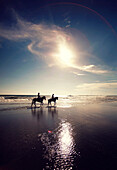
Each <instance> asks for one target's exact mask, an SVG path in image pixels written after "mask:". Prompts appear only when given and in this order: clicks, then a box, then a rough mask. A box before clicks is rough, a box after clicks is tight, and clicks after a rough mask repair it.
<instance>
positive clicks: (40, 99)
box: [31, 96, 46, 107]
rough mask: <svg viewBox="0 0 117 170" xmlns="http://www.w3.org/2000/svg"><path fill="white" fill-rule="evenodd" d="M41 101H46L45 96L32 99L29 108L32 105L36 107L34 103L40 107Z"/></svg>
mask: <svg viewBox="0 0 117 170" xmlns="http://www.w3.org/2000/svg"><path fill="white" fill-rule="evenodd" d="M43 100H46V97H45V96H43V97H40V98H34V99H32V104H31V107H32V106H33V104H34V105H35V107H36V102H40V105H42V104H43Z"/></svg>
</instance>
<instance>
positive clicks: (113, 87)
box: [76, 80, 117, 94]
mask: <svg viewBox="0 0 117 170" xmlns="http://www.w3.org/2000/svg"><path fill="white" fill-rule="evenodd" d="M76 91H78V92H80V93H83V94H116V93H117V80H115V82H105V83H101V82H96V83H83V84H80V85H77V86H76Z"/></svg>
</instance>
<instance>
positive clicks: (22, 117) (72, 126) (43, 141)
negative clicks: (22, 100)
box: [0, 99, 117, 170]
mask: <svg viewBox="0 0 117 170" xmlns="http://www.w3.org/2000/svg"><path fill="white" fill-rule="evenodd" d="M67 100H68V99H67ZM57 104H58V105H57V107H49V108H47V106H46V105H44V106H43V107H41V108H33V109H30V107H29V106H27V105H26V106H24V105H22V106H21V105H20V106H19V105H17V106H15V109H14V106H13V107H9V106H7V105H6V106H7V107H6V106H5V109H6V108H7V109H6V110H4V109H3V110H1V111H0V141H1V142H0V157H1V159H0V167H1V168H3V169H13V170H14V169H18V170H19V169H79V170H80V169H81V170H85V169H88V170H91V169H93V170H94V169H95V170H96V169H98V170H99V169H102V170H105V169H109V170H111V169H117V163H116V160H117V109H116V106H117V104H116V102H114V103H113V102H111V103H110V102H109V103H108V102H104V103H102V102H101V103H93V104H92V103H91V104H90V103H85V104H84V103H83V104H80V103H79V104H77V105H72V102H71V103H70V102H66V101H65V103H64V105H63V103H59V101H58V103H57Z"/></svg>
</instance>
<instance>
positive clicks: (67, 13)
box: [0, 0, 117, 95]
mask: <svg viewBox="0 0 117 170" xmlns="http://www.w3.org/2000/svg"><path fill="white" fill-rule="evenodd" d="M116 18H117V1H116V0H111V1H110V0H103V1H101V0H74V1H72V0H71V1H70V0H67V1H66V0H64V1H60V0H35V1H34V0H29V1H28V2H27V1H26V0H20V1H15V0H14V1H13V0H6V1H5V0H4V1H3V0H1V1H0V94H37V93H38V92H40V94H53V93H54V94H55V95H72V94H74V95H117V21H116Z"/></svg>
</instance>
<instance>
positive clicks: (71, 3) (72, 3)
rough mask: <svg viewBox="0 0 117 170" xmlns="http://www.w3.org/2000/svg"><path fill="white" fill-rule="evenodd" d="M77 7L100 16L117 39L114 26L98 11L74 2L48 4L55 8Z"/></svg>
mask: <svg viewBox="0 0 117 170" xmlns="http://www.w3.org/2000/svg"><path fill="white" fill-rule="evenodd" d="M63 4H64V5H75V6H80V7H82V8H85V9H88V10H90V11H91V12H93V13H95V14H96V15H98V16H99V17H100V18H101V19H102V20H103V21H104V22H105V23H106V25H107V26H108V27H109V28H110V29H111V30H112V32H113V34H114V35H115V36H116V38H117V33H116V31H115V30H114V28H113V27H112V25H111V24H110V23H109V22H108V21H107V19H106V18H104V17H103V16H102V15H101V14H99V13H98V12H97V11H95V10H93V9H91V8H89V7H87V6H84V5H82V4H78V3H74V2H56V3H51V4H48V5H46V6H54V5H63Z"/></svg>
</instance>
